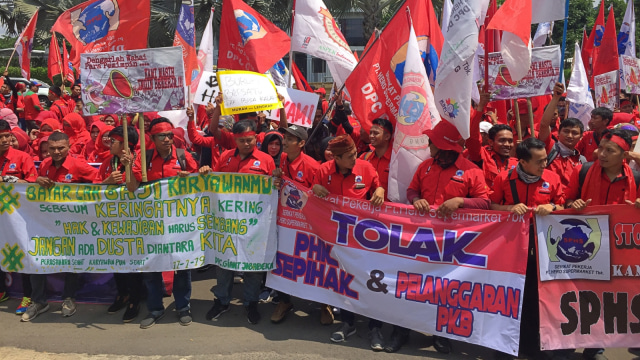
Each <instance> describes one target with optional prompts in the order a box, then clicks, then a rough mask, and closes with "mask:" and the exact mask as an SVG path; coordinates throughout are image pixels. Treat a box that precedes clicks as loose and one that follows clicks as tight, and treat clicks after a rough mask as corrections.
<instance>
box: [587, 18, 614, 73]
mask: <svg viewBox="0 0 640 360" xmlns="http://www.w3.org/2000/svg"><path fill="white" fill-rule="evenodd" d="M616 31H617V29H616V19H615V16H614V14H613V6H612V7H611V9H609V16H608V18H607V25H606V26H605V28H604V34H603V35H602V38H601V41H600V43H598V42H596V43H595V47H594V48H593V76H596V75H601V74H604V73H608V72H611V71H616V70H618V69H619V68H620V63H619V61H618V36H617V34H616Z"/></svg>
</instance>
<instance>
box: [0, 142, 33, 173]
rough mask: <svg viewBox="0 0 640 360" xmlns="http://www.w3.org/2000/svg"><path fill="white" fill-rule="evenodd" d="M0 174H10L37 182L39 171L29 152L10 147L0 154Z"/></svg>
mask: <svg viewBox="0 0 640 360" xmlns="http://www.w3.org/2000/svg"><path fill="white" fill-rule="evenodd" d="M0 175H2V176H6V175H10V176H15V177H17V178H18V179H20V180H25V181H28V182H35V181H36V179H37V178H38V171H37V170H36V166H35V164H34V163H33V159H32V158H31V156H29V154H27V153H25V152H24V151H20V150H16V149H14V148H12V147H9V149H8V150H7V151H5V152H4V154H2V155H0Z"/></svg>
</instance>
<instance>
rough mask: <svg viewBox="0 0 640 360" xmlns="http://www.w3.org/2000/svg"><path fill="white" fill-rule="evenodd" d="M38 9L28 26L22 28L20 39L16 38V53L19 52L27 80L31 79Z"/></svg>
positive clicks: (23, 75)
mask: <svg viewBox="0 0 640 360" xmlns="http://www.w3.org/2000/svg"><path fill="white" fill-rule="evenodd" d="M38 10H40V8H37V9H36V12H35V13H34V14H33V16H32V17H31V20H29V22H28V23H27V26H26V27H25V28H24V30H22V34H20V37H19V38H18V40H16V45H15V48H16V53H18V60H19V61H20V70H21V72H22V77H24V78H26V79H27V80H30V79H31V50H33V35H34V34H35V32H36V22H38Z"/></svg>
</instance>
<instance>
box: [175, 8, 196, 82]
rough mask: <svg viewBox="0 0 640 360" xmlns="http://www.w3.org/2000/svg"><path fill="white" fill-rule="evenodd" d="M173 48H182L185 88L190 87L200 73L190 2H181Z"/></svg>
mask: <svg viewBox="0 0 640 360" xmlns="http://www.w3.org/2000/svg"><path fill="white" fill-rule="evenodd" d="M173 46H179V47H181V48H182V60H183V61H184V75H185V81H186V83H187V86H190V85H191V81H192V79H195V78H196V77H197V76H198V73H199V72H200V69H199V68H198V57H197V55H196V26H195V20H194V15H193V1H192V0H190V1H189V2H187V3H185V2H184V1H183V2H182V6H181V7H180V16H179V18H178V24H177V26H176V34H175V35H174V37H173ZM196 90H197V89H196ZM196 90H194V91H193V94H195V92H196Z"/></svg>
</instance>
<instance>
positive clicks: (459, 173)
mask: <svg viewBox="0 0 640 360" xmlns="http://www.w3.org/2000/svg"><path fill="white" fill-rule="evenodd" d="M462 175H464V171H462V170H458V171H456V176H457V177H462Z"/></svg>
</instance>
